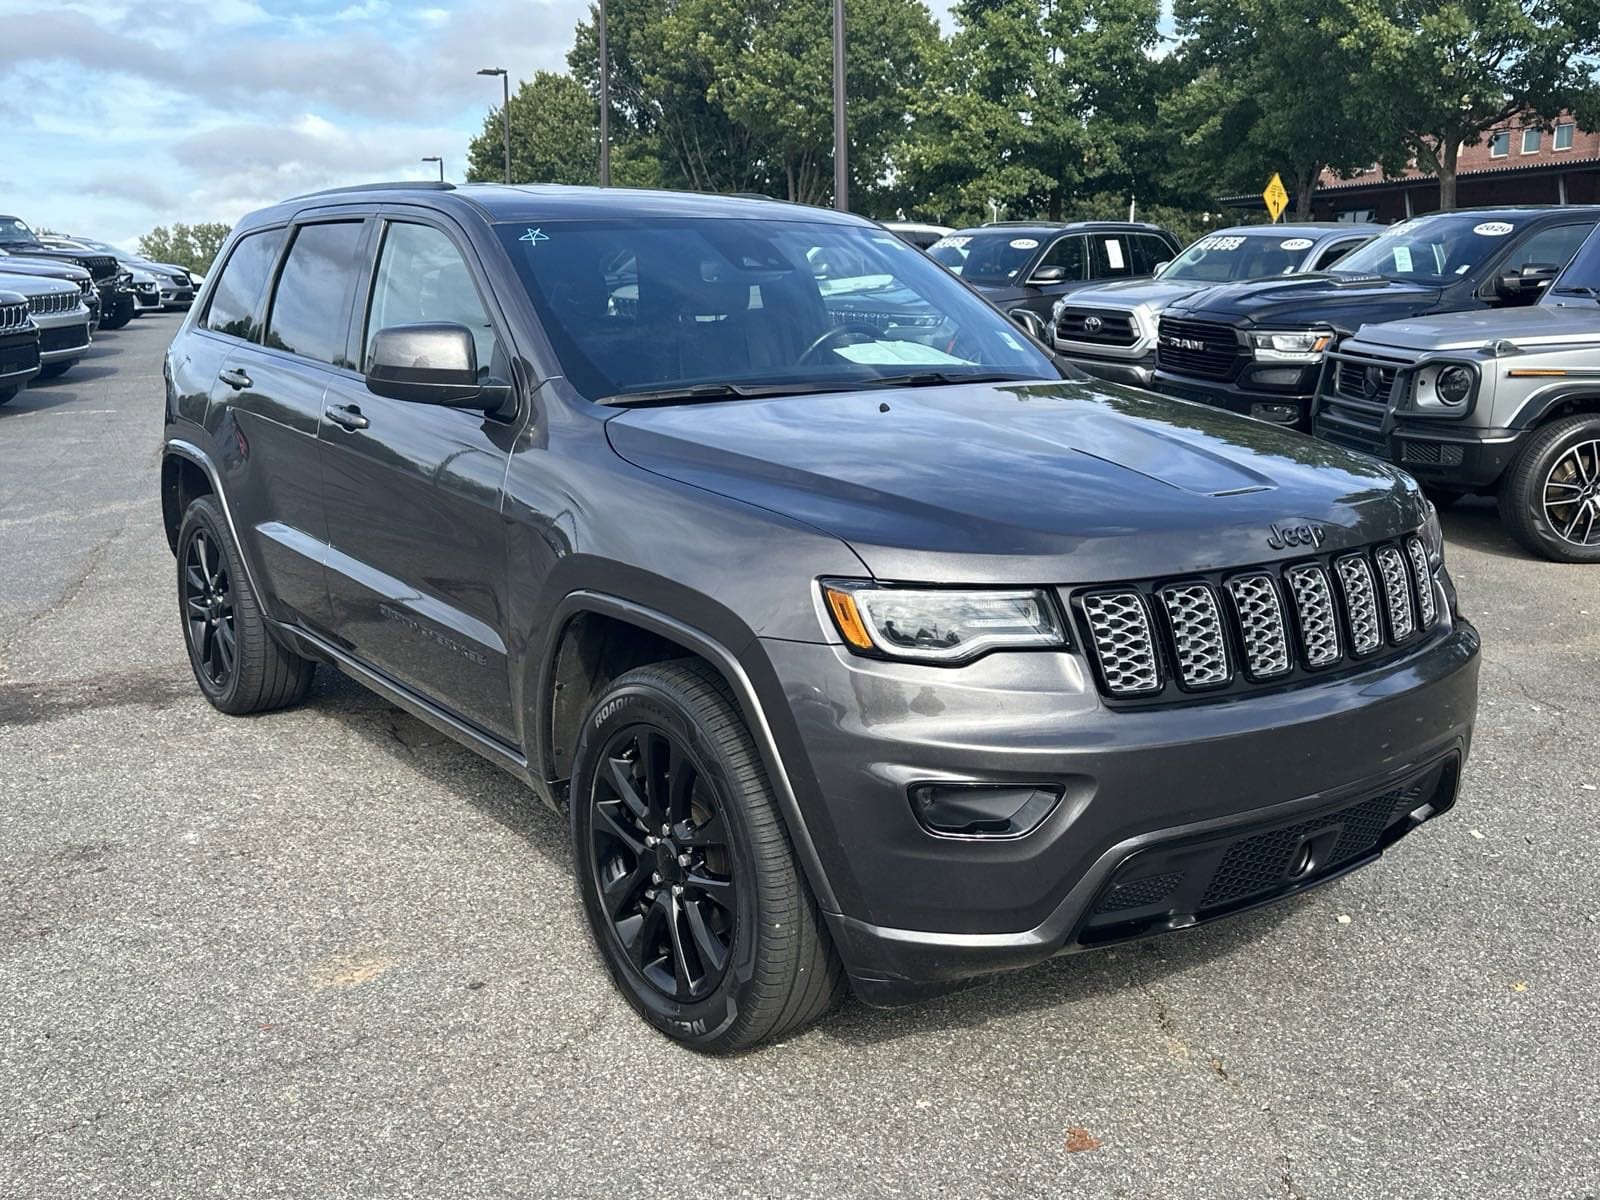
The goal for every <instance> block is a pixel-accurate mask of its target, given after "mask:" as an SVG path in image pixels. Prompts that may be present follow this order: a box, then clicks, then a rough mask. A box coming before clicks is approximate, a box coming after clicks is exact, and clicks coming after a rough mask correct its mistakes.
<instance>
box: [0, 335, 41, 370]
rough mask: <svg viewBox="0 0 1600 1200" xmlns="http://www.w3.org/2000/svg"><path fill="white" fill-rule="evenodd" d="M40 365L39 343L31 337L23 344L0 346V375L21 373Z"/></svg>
mask: <svg viewBox="0 0 1600 1200" xmlns="http://www.w3.org/2000/svg"><path fill="white" fill-rule="evenodd" d="M38 365H39V344H38V343H37V342H36V341H34V340H33V339H32V338H29V339H28V340H27V341H26V342H23V343H22V344H21V345H15V346H0V376H5V375H19V374H21V373H22V372H23V371H31V370H33V369H34V368H35V367H37V366H38Z"/></svg>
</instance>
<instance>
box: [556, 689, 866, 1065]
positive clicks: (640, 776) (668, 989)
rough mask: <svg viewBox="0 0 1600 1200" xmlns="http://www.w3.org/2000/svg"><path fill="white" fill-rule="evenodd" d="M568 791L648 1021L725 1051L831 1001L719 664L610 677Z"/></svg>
mask: <svg viewBox="0 0 1600 1200" xmlns="http://www.w3.org/2000/svg"><path fill="white" fill-rule="evenodd" d="M570 794H571V799H572V832H573V845H574V847H575V849H576V859H577V876H578V886H579V891H580V894H581V898H582V901H583V907H584V912H585V914H586V916H587V917H588V919H589V925H590V929H591V931H592V932H593V934H594V938H595V941H596V944H597V945H598V947H599V950H600V954H601V957H602V958H603V959H604V960H605V963H606V967H607V969H608V970H609V971H610V972H611V977H612V979H613V980H614V981H615V982H616V984H617V987H618V988H619V989H620V990H621V991H622V994H623V995H624V996H625V997H626V998H627V1000H628V1002H629V1003H630V1004H632V1005H633V1007H634V1008H635V1009H636V1010H637V1011H638V1012H639V1014H640V1015H641V1016H643V1017H644V1018H645V1020H647V1021H649V1022H650V1024H652V1025H654V1026H655V1027H656V1028H657V1029H659V1030H660V1031H661V1032H662V1033H665V1034H666V1035H667V1036H669V1037H672V1038H675V1039H677V1040H678V1041H680V1042H683V1043H684V1044H685V1045H688V1046H690V1047H692V1048H694V1049H696V1050H702V1051H708V1052H713V1053H731V1052H736V1051H740V1050H746V1049H749V1048H750V1047H751V1046H754V1045H756V1044H758V1043H760V1042H763V1041H768V1040H772V1039H776V1038H781V1037H784V1036H787V1035H788V1034H790V1033H793V1032H795V1031H796V1030H799V1029H800V1028H802V1027H803V1026H805V1025H807V1024H809V1023H810V1022H812V1021H814V1020H816V1019H817V1018H818V1017H820V1016H822V1014H823V1013H825V1012H827V1011H828V1010H829V1009H830V1008H832V1007H833V1006H834V1004H836V1003H837V1002H838V1000H839V998H840V997H841V995H842V994H843V990H844V975H843V969H842V967H841V966H840V962H839V958H838V955H837V954H836V953H835V952H834V949H833V945H832V943H831V941H830V940H829V938H828V933H827V930H826V928H825V927H824V925H823V922H822V915H821V913H820V911H819V910H818V908H817V903H816V899H815V898H814V897H813V896H812V894H811V889H810V887H809V886H808V885H807V883H806V880H805V877H804V875H803V874H802V873H801V872H800V870H799V867H798V865H797V864H796V862H795V857H794V851H793V848H792V847H791V845H790V842H789V835H788V831H787V830H786V829H785V827H784V823H783V819H782V817H781V815H780V814H779V812H778V809H777V805H776V802H775V801H774V799H773V795H772V786H771V784H770V783H769V781H768V779H767V775H766V771H765V769H764V768H763V766H762V763H761V759H760V756H759V755H758V754H757V752H756V748H755V743H754V741H753V740H752V739H751V737H750V731H749V729H748V728H747V727H746V726H745V723H744V720H743V719H742V718H741V717H740V715H739V712H738V709H737V708H736V707H735V705H734V703H733V699H732V696H731V695H730V694H729V692H728V689H727V685H726V684H725V683H724V682H723V681H722V679H721V678H720V677H719V676H718V675H717V674H716V672H714V671H713V670H711V669H710V668H709V667H708V666H706V665H705V664H703V663H700V662H696V661H692V660H683V661H679V662H669V663H661V664H656V665H652V666H646V667H640V668H638V669H637V670H633V671H629V672H628V673H626V674H625V675H622V676H620V677H619V678H618V679H616V680H614V681H613V682H612V683H611V685H610V686H609V687H607V688H606V689H605V690H604V691H603V692H602V693H601V694H600V695H599V696H598V697H596V699H595V701H594V704H593V706H592V707H591V708H590V710H589V714H588V716H587V718H586V719H585V721H584V730H583V734H582V735H581V737H580V738H579V742H578V748H577V753H576V756H575V762H574V769H573V777H572V788H571V793H570Z"/></svg>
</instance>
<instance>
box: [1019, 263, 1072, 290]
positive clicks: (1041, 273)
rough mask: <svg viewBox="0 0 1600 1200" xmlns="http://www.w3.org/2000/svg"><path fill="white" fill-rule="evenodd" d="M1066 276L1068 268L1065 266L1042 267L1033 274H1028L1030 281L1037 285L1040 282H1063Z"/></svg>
mask: <svg viewBox="0 0 1600 1200" xmlns="http://www.w3.org/2000/svg"><path fill="white" fill-rule="evenodd" d="M1066 277H1067V269H1066V268H1065V267H1056V266H1050V267H1040V268H1039V269H1038V270H1037V271H1035V272H1034V273H1033V274H1032V275H1030V276H1028V283H1029V284H1030V285H1032V286H1035V287H1037V286H1039V285H1040V284H1046V283H1061V282H1062V281H1063V280H1065V279H1066Z"/></svg>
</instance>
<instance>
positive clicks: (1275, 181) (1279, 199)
mask: <svg viewBox="0 0 1600 1200" xmlns="http://www.w3.org/2000/svg"><path fill="white" fill-rule="evenodd" d="M1261 198H1262V199H1263V200H1265V201H1266V202H1267V211H1268V212H1269V213H1271V214H1272V220H1273V222H1274V223H1276V222H1277V220H1278V218H1279V217H1281V216H1283V210H1284V209H1286V208H1288V207H1289V193H1288V192H1286V191H1284V189H1283V180H1282V179H1279V178H1278V173H1277V172H1276V171H1274V172H1273V173H1272V182H1271V183H1269V184H1267V190H1266V191H1264V192H1262V193H1261Z"/></svg>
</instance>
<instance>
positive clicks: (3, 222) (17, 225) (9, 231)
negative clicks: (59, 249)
mask: <svg viewBox="0 0 1600 1200" xmlns="http://www.w3.org/2000/svg"><path fill="white" fill-rule="evenodd" d="M38 244H39V239H38V238H36V237H34V236H33V230H31V229H29V228H28V223H27V222H26V221H22V220H19V219H18V218H16V217H0V246H37V245H38Z"/></svg>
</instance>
